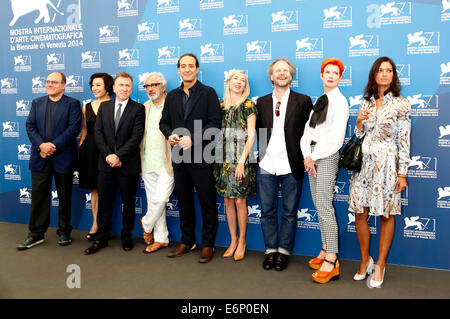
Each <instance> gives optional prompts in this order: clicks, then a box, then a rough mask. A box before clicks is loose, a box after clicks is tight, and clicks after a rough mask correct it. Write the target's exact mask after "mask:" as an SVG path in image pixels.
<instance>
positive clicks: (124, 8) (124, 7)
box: [117, 0, 139, 18]
mask: <svg viewBox="0 0 450 319" xmlns="http://www.w3.org/2000/svg"><path fill="white" fill-rule="evenodd" d="M138 14H139V10H138V0H118V1H117V17H118V18H123V17H133V16H137V15H138Z"/></svg>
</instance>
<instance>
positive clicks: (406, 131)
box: [349, 57, 411, 288]
mask: <svg viewBox="0 0 450 319" xmlns="http://www.w3.org/2000/svg"><path fill="white" fill-rule="evenodd" d="M410 131H411V104H410V102H409V101H408V100H407V99H405V98H403V97H402V96H401V95H400V83H399V79H398V75H397V71H396V67H395V64H394V62H393V61H392V60H391V59H389V58H387V57H381V58H378V59H377V60H376V61H375V62H374V64H373V66H372V68H371V70H370V74H369V80H368V83H367V85H366V88H365V90H364V100H363V102H362V103H361V106H360V111H359V114H358V117H357V119H356V127H355V134H356V136H357V137H358V138H362V137H364V142H363V145H362V153H363V160H362V168H361V171H360V172H355V173H353V175H352V176H351V178H350V198H349V210H350V211H352V212H354V213H355V227H356V234H357V237H358V241H359V246H360V251H361V263H360V266H359V270H358V272H357V273H356V274H355V276H354V277H353V279H354V280H363V279H365V277H366V273H367V274H370V272H371V269H372V267H373V266H374V264H373V263H374V262H373V259H372V257H370V255H369V241H370V230H369V225H368V222H367V218H368V215H371V216H381V227H380V247H379V254H378V260H377V263H376V267H375V271H374V273H373V275H372V277H371V279H370V286H371V287H377V288H379V287H381V285H382V283H383V280H384V274H385V263H386V257H387V254H388V252H389V249H390V246H391V242H392V237H393V234H394V215H400V214H401V198H400V193H401V192H402V191H403V190H404V189H405V187H406V173H407V170H408V163H409V148H410Z"/></svg>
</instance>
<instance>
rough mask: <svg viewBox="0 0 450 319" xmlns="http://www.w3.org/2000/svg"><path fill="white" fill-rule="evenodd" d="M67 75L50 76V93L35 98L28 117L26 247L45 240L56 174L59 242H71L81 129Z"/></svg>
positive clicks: (77, 104) (47, 83)
mask: <svg viewBox="0 0 450 319" xmlns="http://www.w3.org/2000/svg"><path fill="white" fill-rule="evenodd" d="M65 87H66V77H65V76H64V74H63V73H60V72H54V73H51V74H49V75H48V76H47V80H46V81H45V90H46V91H47V93H48V95H46V96H43V97H40V98H37V99H34V100H33V102H32V105H31V110H30V114H29V115H28V118H27V121H26V129H27V133H28V137H29V139H30V142H31V144H32V147H31V157H30V163H29V165H30V170H31V189H32V191H31V209H30V223H29V227H28V228H29V230H30V233H29V234H28V237H27V238H26V239H25V241H24V242H22V243H20V244H19V245H18V246H17V249H19V250H25V249H28V248H31V247H33V246H35V245H38V244H41V243H43V242H44V235H45V232H46V231H47V228H48V226H49V223H50V196H51V187H52V180H53V177H55V185H56V190H57V192H58V199H59V207H58V213H59V217H58V230H57V234H58V236H59V240H58V243H59V245H61V246H66V245H69V244H70V243H71V239H70V233H71V231H72V227H71V226H70V216H71V206H72V179H73V171H74V167H75V165H76V162H77V158H78V151H77V142H76V137H77V135H78V134H79V133H80V130H81V105H80V101H78V100H76V99H73V98H70V97H68V96H66V95H64V89H65Z"/></svg>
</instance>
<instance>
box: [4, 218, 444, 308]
mask: <svg viewBox="0 0 450 319" xmlns="http://www.w3.org/2000/svg"><path fill="white" fill-rule="evenodd" d="M26 234H27V225H21V224H11V223H0V253H1V259H0V260H1V261H0V298H25V299H35V298H39V299H40V298H57V299H69V298H76V299H78V298H85V299H91V298H100V299H103V298H138V299H142V298H150V299H157V298H168V299H186V298H192V299H234V298H237V299H279V298H282V299H300V298H301V299H303V298H307V299H309V298H312V299H316V298H338V299H340V298H363V299H373V298H376V299H378V298H382V299H392V298H437V299H441V298H446V299H447V298H449V297H450V272H448V271H440V270H430V269H421V268H413V267H401V266H394V265H388V266H387V267H386V275H385V283H384V284H383V286H382V288H381V289H369V288H368V287H367V285H366V282H365V281H363V282H355V281H353V280H352V276H353V274H354V272H355V271H356V270H357V267H358V263H357V262H354V261H346V260H342V261H341V276H340V280H337V281H334V282H330V283H328V284H326V285H320V284H316V283H314V282H312V280H311V273H312V270H311V269H309V268H308V266H307V262H308V260H309V258H310V257H307V256H292V257H291V258H290V263H289V267H288V268H287V269H286V270H284V271H282V272H277V271H274V270H270V271H266V270H264V269H262V267H261V262H262V260H263V258H264V254H263V253H262V252H259V251H247V254H246V258H245V259H244V260H242V261H239V262H235V261H233V260H232V259H229V258H227V259H225V258H222V257H221V255H222V254H223V252H224V250H225V249H224V248H222V247H218V248H216V252H215V253H216V255H215V258H214V259H213V261H211V262H210V263H208V264H200V263H198V262H197V259H198V256H199V251H198V250H197V251H195V252H193V253H189V254H187V255H185V256H183V257H181V258H175V259H169V258H167V257H166V254H167V253H168V252H169V251H170V250H171V249H172V247H169V248H166V249H162V250H160V251H158V252H156V253H153V254H149V255H144V254H143V253H142V250H143V249H144V248H145V244H144V243H143V241H142V240H141V239H140V238H135V249H133V250H132V251H131V252H124V251H123V250H122V248H121V241H120V238H119V237H118V236H115V237H114V238H113V239H112V240H111V241H110V243H109V246H108V247H107V248H105V249H102V250H101V251H100V252H98V253H97V254H95V255H92V256H85V255H84V254H83V250H84V249H85V248H87V247H88V246H89V243H88V242H87V241H86V240H85V239H84V238H83V236H84V235H85V232H82V231H73V233H72V238H73V243H72V245H70V246H67V247H59V246H58V244H57V236H56V233H55V229H54V228H51V229H49V231H48V232H47V234H46V241H45V243H44V244H41V245H38V246H36V247H34V248H32V249H29V250H26V251H18V250H16V248H15V247H16V245H17V243H19V242H21V241H22V240H24V239H25V237H26ZM173 245H175V244H173ZM72 264H76V265H78V266H79V267H80V270H81V276H80V282H81V288H72V289H70V288H68V287H67V284H66V281H67V279H68V277H69V276H70V275H71V274H72V273H69V272H67V267H68V266H69V265H72Z"/></svg>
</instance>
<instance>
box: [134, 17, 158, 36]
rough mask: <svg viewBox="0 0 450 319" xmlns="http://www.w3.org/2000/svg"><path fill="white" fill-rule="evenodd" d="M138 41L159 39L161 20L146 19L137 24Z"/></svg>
mask: <svg viewBox="0 0 450 319" xmlns="http://www.w3.org/2000/svg"><path fill="white" fill-rule="evenodd" d="M137 28H138V33H137V40H138V41H149V40H159V22H149V21H144V22H142V23H139V24H138V25H137Z"/></svg>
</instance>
